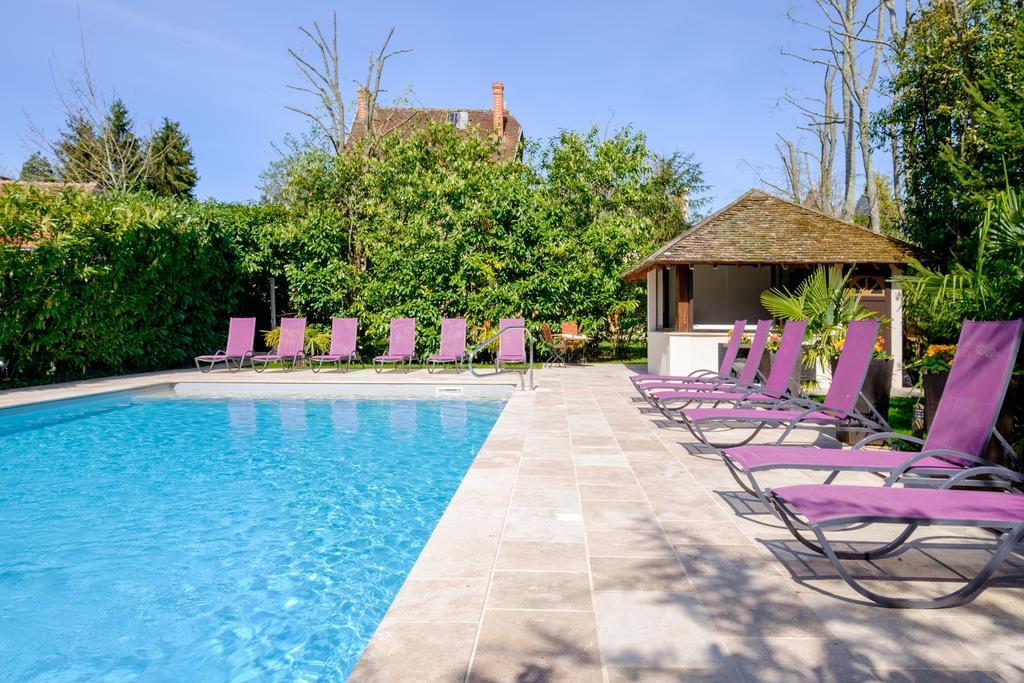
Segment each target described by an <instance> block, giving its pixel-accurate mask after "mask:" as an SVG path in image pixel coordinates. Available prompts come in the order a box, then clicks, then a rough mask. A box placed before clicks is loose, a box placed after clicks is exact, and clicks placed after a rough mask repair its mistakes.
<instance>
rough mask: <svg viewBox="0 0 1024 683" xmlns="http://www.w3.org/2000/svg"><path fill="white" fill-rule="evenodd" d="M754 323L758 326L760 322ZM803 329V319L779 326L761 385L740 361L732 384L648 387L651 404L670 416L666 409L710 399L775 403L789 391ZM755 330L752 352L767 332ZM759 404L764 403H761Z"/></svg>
mask: <svg viewBox="0 0 1024 683" xmlns="http://www.w3.org/2000/svg"><path fill="white" fill-rule="evenodd" d="M762 322H764V321H762ZM758 327H759V328H760V323H759V324H758ZM806 329H807V322H806V321H804V320H790V321H788V322H787V323H786V325H785V327H784V328H783V330H782V340H781V341H780V342H779V350H778V351H777V352H776V354H775V360H774V362H772V369H771V371H770V372H769V373H768V379H767V381H765V383H764V384H762V385H758V384H754V383H753V382H752V380H753V375H754V371H751V370H750V369H749V367H748V366H747V365H744V366H743V371H742V372H741V373H740V377H739V380H738V382H737V383H736V384H734V385H726V386H722V387H718V388H717V390H714V391H707V390H702V389H701V390H696V389H695V387H700V386H702V385H691V386H687V387H685V388H682V389H676V388H673V389H661V390H658V391H651V392H649V394H650V398H651V404H652V405H654V406H655V407H656V408H658V410H660V411H661V412H662V414H663V415H665V417H668V418H669V419H672V418H673V415H672V414H670V413H672V412H673V411H678V410H680V409H682V408H684V407H687V406H689V405H691V404H693V403H713V404H715V406H717V405H719V404H722V403H731V404H741V403H757V404H759V405H760V404H765V403H767V404H772V403H778V402H779V401H782V400H785V399H786V398H787V395H788V394H789V391H790V384H791V381H792V378H793V373H794V371H795V370H796V366H797V364H798V363H799V362H800V356H801V353H802V351H801V344H802V343H803V339H804V331H805V330H806ZM759 334H760V330H759V332H758V333H756V334H755V335H754V340H753V343H752V344H751V353H752V354H753V353H754V350H755V349H756V347H757V346H758V343H760V345H761V349H762V351H763V350H764V343H765V341H766V339H767V336H768V332H765V333H764V338H763V339H759V338H758V337H759ZM757 355H758V356H760V354H757ZM747 363H748V364H751V361H750V360H749V359H748V360H747ZM755 370H756V367H755ZM679 404H683V405H679ZM712 407H714V406H712ZM760 407H765V406H764V405H761V406H760Z"/></svg>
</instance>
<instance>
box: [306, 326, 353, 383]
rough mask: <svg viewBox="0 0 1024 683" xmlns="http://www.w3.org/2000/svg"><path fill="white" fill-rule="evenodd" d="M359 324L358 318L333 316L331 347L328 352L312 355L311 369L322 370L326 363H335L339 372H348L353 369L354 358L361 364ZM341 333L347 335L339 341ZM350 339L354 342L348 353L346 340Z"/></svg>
mask: <svg viewBox="0 0 1024 683" xmlns="http://www.w3.org/2000/svg"><path fill="white" fill-rule="evenodd" d="M358 325H359V319H358V318H332V319H331V347H330V349H329V350H328V352H327V353H324V354H316V355H313V356H310V357H309V369H310V370H312V371H313V372H320V371H321V370H322V369H323V367H324V363H334V365H335V370H337V371H338V372H348V371H349V370H351V369H352V360H353V359H356V360H358V361H359V364H360V365H362V363H363V360H362V358H360V356H359V351H358V349H356V342H357V339H358V332H357V330H358ZM341 335H346V338H345V339H343V340H341V341H339V339H338V337H339V336H341ZM349 335H350V337H349ZM349 341H351V343H352V350H351V351H348V352H347V353H346V352H345V351H346V350H347V346H348V344H347V343H345V342H349ZM342 361H345V366H344V370H342V364H341V362H342Z"/></svg>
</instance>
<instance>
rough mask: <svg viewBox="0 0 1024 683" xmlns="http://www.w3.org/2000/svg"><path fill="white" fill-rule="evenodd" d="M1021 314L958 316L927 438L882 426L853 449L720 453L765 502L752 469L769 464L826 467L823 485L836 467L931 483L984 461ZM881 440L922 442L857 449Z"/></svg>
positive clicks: (1023, 326) (1022, 324)
mask: <svg viewBox="0 0 1024 683" xmlns="http://www.w3.org/2000/svg"><path fill="white" fill-rule="evenodd" d="M1022 333H1024V321H1022V320H1007V321H998V322H975V321H971V320H966V321H964V325H963V327H962V328H961V330H960V340H959V342H958V343H957V349H956V357H955V358H954V359H953V368H952V370H950V373H949V379H948V380H947V382H946V388H945V390H944V391H943V392H942V398H941V399H940V400H939V406H938V409H937V410H936V412H935V419H934V421H933V424H932V426H931V429H930V430H929V432H928V438H927V439H925V440H923V441H922V440H921V439H918V438H915V437H912V436H907V435H905V434H894V433H892V432H883V433H880V434H873V435H871V436H868V437H866V438H864V439H862V440H861V441H859V442H858V443H857V444H855V445H854V446H853V448H852V449H843V450H839V449H833V448H808V447H794V446H741V447H739V448H729V449H726V450H725V451H723V452H722V459H723V460H724V461H725V464H726V465H727V466H728V467H729V471H730V472H731V473H732V474H733V477H734V478H735V479H736V481H737V482H738V483H739V484H740V486H742V487H743V488H744V489H745V490H746V491H747V492H749V493H753V494H755V495H757V496H759V497H761V499H762V500H763V501H764V502H765V503H767V501H766V500H765V499H764V496H763V494H762V491H761V489H760V487H759V485H758V482H757V474H758V473H759V472H764V471H767V470H780V469H797V470H810V471H821V472H829V473H830V474H829V475H828V478H827V479H826V480H825V483H826V484H830V483H832V481H833V480H834V479H835V478H836V477H837V476H838V475H839V474H840V473H841V472H854V471H860V472H878V473H882V474H886V475H888V478H887V479H886V481H885V485H886V486H892V485H894V484H896V483H908V482H913V483H914V484H915V485H927V484H931V485H933V486H934V485H935V484H937V483H941V482H942V481H943V480H945V479H947V478H949V477H951V476H953V475H955V474H957V473H958V472H960V471H961V470H963V469H965V468H968V467H973V466H976V465H977V464H983V463H984V462H985V460H984V458H983V455H984V453H985V449H986V448H987V446H988V443H989V440H990V439H992V438H995V439H997V440H1000V441H1001V442H1002V445H1003V447H1004V450H1006V451H1007V452H1008V454H1009V453H1012V452H1013V451H1012V449H1011V448H1009V447H1008V446H1007V445H1006V444H1005V441H1002V437H1001V436H1000V435H999V433H998V432H996V431H995V425H996V419H997V418H998V417H999V411H1000V409H1001V408H1002V405H1003V399H1004V398H1005V396H1006V389H1007V387H1008V386H1009V383H1010V377H1011V375H1012V374H1013V365H1014V362H1015V360H1016V358H1017V351H1018V349H1019V348H1020V343H1021V335H1022ZM884 439H889V440H899V441H905V442H907V443H915V444H919V445H920V446H921V451H920V452H919V453H914V452H908V451H899V450H862V449H864V448H865V447H866V446H868V445H869V444H871V443H874V442H877V441H881V440H884Z"/></svg>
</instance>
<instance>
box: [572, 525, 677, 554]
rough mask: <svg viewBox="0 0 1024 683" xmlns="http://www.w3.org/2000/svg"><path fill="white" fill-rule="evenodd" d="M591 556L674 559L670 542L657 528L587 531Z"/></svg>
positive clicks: (673, 551)
mask: <svg viewBox="0 0 1024 683" xmlns="http://www.w3.org/2000/svg"><path fill="white" fill-rule="evenodd" d="M587 548H588V549H589V551H590V556H591V557H668V558H672V559H673V561H676V560H675V558H676V553H675V550H674V549H673V548H672V544H671V543H669V542H668V540H667V539H666V538H665V535H664V534H663V533H661V531H660V530H658V529H650V530H647V531H588V532H587Z"/></svg>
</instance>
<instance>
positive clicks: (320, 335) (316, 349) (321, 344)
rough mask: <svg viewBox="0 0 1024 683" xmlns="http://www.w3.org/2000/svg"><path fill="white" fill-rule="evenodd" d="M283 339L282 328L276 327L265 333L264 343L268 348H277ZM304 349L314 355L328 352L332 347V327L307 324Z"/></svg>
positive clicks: (307, 353) (309, 354)
mask: <svg viewBox="0 0 1024 683" xmlns="http://www.w3.org/2000/svg"><path fill="white" fill-rule="evenodd" d="M280 341H281V328H280V327H275V328H274V329H272V330H267V331H265V332H264V333H263V343H265V344H266V345H267V348H268V349H276V348H277V344H278V342H280ZM303 347H304V348H303V350H304V351H305V353H306V355H307V356H314V355H316V354H318V353H327V351H328V350H329V349H330V348H331V329H330V328H329V327H327V326H326V325H317V324H313V325H307V326H306V339H305V341H304V342H303Z"/></svg>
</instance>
